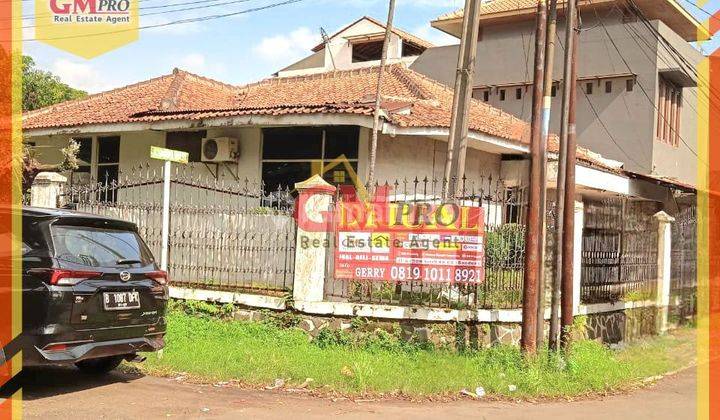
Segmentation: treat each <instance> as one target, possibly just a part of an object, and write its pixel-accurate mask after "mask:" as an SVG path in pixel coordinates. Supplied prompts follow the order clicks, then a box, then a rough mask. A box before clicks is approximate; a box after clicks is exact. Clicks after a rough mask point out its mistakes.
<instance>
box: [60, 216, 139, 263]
mask: <svg viewBox="0 0 720 420" xmlns="http://www.w3.org/2000/svg"><path fill="white" fill-rule="evenodd" d="M50 233H51V236H52V240H53V245H54V248H55V257H56V258H58V259H60V260H63V261H68V262H72V263H75V264H81V265H86V266H91V267H128V266H133V265H137V264H140V265H143V266H144V265H148V264H150V263H152V262H153V258H152V254H151V253H150V251H149V250H148V249H147V246H145V244H144V243H143V241H142V240H141V239H140V237H139V236H138V234H137V233H135V232H132V231H128V230H118V229H105V228H98V227H85V226H70V225H67V226H66V225H53V226H51V228H50Z"/></svg>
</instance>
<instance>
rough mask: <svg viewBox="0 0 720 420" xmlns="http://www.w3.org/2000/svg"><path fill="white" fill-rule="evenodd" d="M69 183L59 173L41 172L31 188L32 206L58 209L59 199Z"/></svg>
mask: <svg viewBox="0 0 720 420" xmlns="http://www.w3.org/2000/svg"><path fill="white" fill-rule="evenodd" d="M65 183H67V178H66V177H64V176H62V175H60V174H59V173H57V172H40V173H39V174H37V176H35V179H34V180H33V184H32V186H31V187H30V205H31V206H33V207H46V208H57V207H58V198H59V197H60V194H62V192H63V189H64V188H65Z"/></svg>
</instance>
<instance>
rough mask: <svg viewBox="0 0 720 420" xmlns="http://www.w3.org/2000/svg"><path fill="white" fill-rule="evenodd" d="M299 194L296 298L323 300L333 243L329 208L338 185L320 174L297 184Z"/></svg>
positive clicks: (294, 287)
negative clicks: (330, 247)
mask: <svg viewBox="0 0 720 420" xmlns="http://www.w3.org/2000/svg"><path fill="white" fill-rule="evenodd" d="M295 189H297V190H298V193H299V196H298V200H297V204H296V206H297V207H296V209H295V213H296V216H297V240H296V243H295V279H294V283H293V300H294V301H295V302H296V303H302V302H322V301H323V299H324V292H325V267H326V259H327V257H328V253H329V252H331V250H330V249H329V246H328V245H329V243H330V235H331V232H330V228H331V226H332V225H331V220H330V214H331V213H330V210H331V206H332V196H333V194H334V193H335V187H333V186H332V185H330V184H328V183H327V182H325V180H324V179H322V177H320V176H319V175H313V176H312V177H311V178H310V179H308V180H306V181H303V182H299V183H297V184H295Z"/></svg>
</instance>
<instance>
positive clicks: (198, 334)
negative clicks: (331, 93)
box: [137, 305, 695, 398]
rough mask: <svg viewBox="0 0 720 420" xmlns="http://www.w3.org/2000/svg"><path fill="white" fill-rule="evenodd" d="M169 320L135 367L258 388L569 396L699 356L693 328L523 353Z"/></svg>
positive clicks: (626, 383)
mask: <svg viewBox="0 0 720 420" xmlns="http://www.w3.org/2000/svg"><path fill="white" fill-rule="evenodd" d="M200 307H203V306H202V305H197V306H196V307H195V308H196V309H197V308H200ZM358 322H359V321H358ZM168 323H169V324H168V334H167V337H166V343H167V347H166V348H165V351H164V354H163V357H162V359H158V358H156V357H148V360H147V361H146V362H145V363H144V364H140V365H137V366H138V368H139V369H141V370H143V371H144V372H146V373H150V374H173V373H178V372H186V373H187V374H189V375H191V376H193V377H194V378H195V379H197V380H201V381H208V382H210V381H227V380H231V379H236V380H240V381H242V382H244V383H247V384H254V385H266V384H269V383H272V382H273V381H274V380H275V379H277V378H283V379H286V384H287V386H293V385H297V384H300V383H302V382H304V381H305V379H306V378H313V379H314V381H313V382H312V384H311V385H310V386H311V387H318V388H323V389H325V390H327V391H339V392H347V393H352V394H363V393H370V394H372V393H380V392H383V393H387V392H393V393H403V394H408V395H416V396H419V395H435V394H446V395H457V393H458V392H459V390H461V389H463V388H468V389H475V387H477V386H482V387H483V388H485V390H486V391H487V392H488V394H490V395H495V396H498V395H501V396H502V395H504V396H508V397H511V398H536V397H572V396H581V395H586V394H588V393H593V392H597V393H605V392H609V391H615V390H622V389H627V388H630V387H633V386H636V385H637V384H639V383H641V381H642V379H644V378H646V377H649V376H654V375H658V374H662V373H664V372H667V371H670V370H674V369H677V368H679V367H682V366H686V365H687V364H688V363H690V362H692V360H694V357H695V340H694V331H692V330H689V329H683V330H680V331H678V332H676V333H675V334H672V335H667V336H663V337H658V338H653V339H648V340H646V341H642V342H639V343H636V344H633V345H630V346H627V347H626V348H624V349H623V350H619V351H612V350H610V349H608V348H606V347H604V346H603V345H601V344H599V343H597V342H594V341H580V342H577V343H575V345H574V346H573V347H572V349H571V351H570V353H569V354H568V355H567V356H566V357H565V358H563V357H561V356H551V355H549V354H548V353H547V352H542V353H541V354H540V355H539V357H537V358H534V359H532V360H525V359H523V357H522V356H521V354H520V351H519V350H518V349H517V348H516V347H510V346H496V347H492V348H489V349H483V350H477V351H467V352H464V353H456V352H450V351H445V350H442V349H430V348H420V347H419V346H418V345H415V344H412V343H406V344H403V343H401V342H400V341H399V340H398V336H397V331H395V330H394V329H393V330H391V331H387V330H380V331H382V332H380V331H378V330H372V331H352V332H347V331H346V332H332V331H330V330H323V332H321V333H320V334H319V335H318V338H316V340H315V341H313V342H309V341H308V338H307V334H306V333H305V332H304V331H301V330H299V329H296V328H289V329H285V328H278V327H277V326H274V325H271V324H269V323H266V322H263V323H257V322H244V321H224V320H218V319H214V318H213V317H207V316H189V315H187V311H186V310H183V311H177V310H173V311H171V312H170V313H169V314H168ZM365 327H366V328H368V329H369V324H368V325H365ZM351 330H353V329H351ZM325 331H326V332H325ZM510 385H514V386H515V387H517V389H516V390H515V391H511V390H510V389H511V388H510ZM513 389H514V387H513Z"/></svg>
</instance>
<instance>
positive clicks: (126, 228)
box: [22, 207, 168, 373]
mask: <svg viewBox="0 0 720 420" xmlns="http://www.w3.org/2000/svg"><path fill="white" fill-rule="evenodd" d="M22 229H23V234H22V239H23V240H22V255H23V256H22V261H23V337H22V346H23V350H24V351H23V355H24V363H25V364H26V365H47V364H75V365H76V366H77V367H78V368H80V369H81V370H82V371H86V372H93V373H104V372H108V371H110V370H112V369H114V368H115V367H117V366H118V365H119V364H120V362H121V361H122V360H123V359H127V360H132V359H135V360H138V359H140V358H139V357H138V356H137V353H138V352H147V351H156V350H159V349H161V348H163V346H164V344H165V343H164V335H165V307H166V304H167V300H168V286H167V283H168V279H167V275H166V273H165V272H164V271H161V270H160V269H159V268H158V266H157V265H156V264H155V260H154V258H153V256H152V254H151V253H150V250H149V249H148V247H147V246H146V245H145V243H144V242H143V240H142V238H140V236H139V235H138V233H137V227H136V226H135V225H134V224H133V223H129V222H126V221H122V220H115V219H109V218H105V217H99V216H95V215H90V214H84V213H78V212H70V211H64V210H54V209H40V208H33V207H25V208H24V209H23V211H22Z"/></svg>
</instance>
